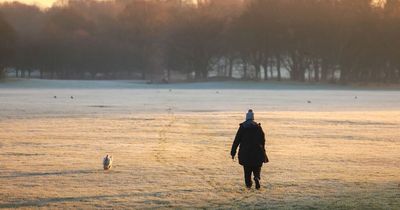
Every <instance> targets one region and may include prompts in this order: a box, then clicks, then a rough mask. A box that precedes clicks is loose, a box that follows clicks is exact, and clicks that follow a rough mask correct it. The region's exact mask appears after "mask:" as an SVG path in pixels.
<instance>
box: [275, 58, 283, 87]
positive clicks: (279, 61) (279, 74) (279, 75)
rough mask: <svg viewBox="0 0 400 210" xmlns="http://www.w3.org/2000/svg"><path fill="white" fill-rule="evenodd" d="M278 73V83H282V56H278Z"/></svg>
mask: <svg viewBox="0 0 400 210" xmlns="http://www.w3.org/2000/svg"><path fill="white" fill-rule="evenodd" d="M276 71H277V72H278V81H281V80H282V75H281V56H280V55H279V54H278V55H277V56H276Z"/></svg>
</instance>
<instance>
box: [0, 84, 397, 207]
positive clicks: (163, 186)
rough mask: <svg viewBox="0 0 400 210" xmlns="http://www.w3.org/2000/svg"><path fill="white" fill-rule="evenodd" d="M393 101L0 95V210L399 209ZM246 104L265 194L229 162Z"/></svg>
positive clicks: (346, 96)
mask: <svg viewBox="0 0 400 210" xmlns="http://www.w3.org/2000/svg"><path fill="white" fill-rule="evenodd" d="M217 91H218V93H217ZM355 94H357V96H358V97H357V99H355V98H354V95H355ZM53 95H57V99H54V98H53ZM70 95H74V99H70V98H69V96H70ZM307 100H311V103H307V102H306V101H307ZM399 104H400V103H399V92H396V91H353V90H346V91H343V90H312V91H310V90H279V91H272V90H268V89H265V90H254V89H247V90H244V89H240V90H231V89H221V88H216V89H180V90H179V89H172V90H171V91H169V89H168V88H167V89H158V88H149V89H141V88H137V89H134V88H133V89H129V88H101V89H91V88H74V89H64V88H57V87H47V88H43V89H41V88H39V89H20V88H12V87H7V88H1V89H0V150H1V153H0V186H1V187H0V208H13V207H19V208H36V207H44V208H49V209H54V208H115V209H118V208H136V209H142V208H156V207H161V208H272V209H274V208H281V209H290V208H300V209H311V208H318V209H332V208H340V209H349V208H350V209H353V208H356V209H398V208H399V206H400V199H399V193H400V177H399V174H400V165H399V163H400V155H399V154H400V149H399V148H400V141H399V139H400V132H399V130H400V110H399V107H400V106H399ZM248 107H256V108H254V109H255V112H256V120H257V121H259V122H261V123H262V125H263V127H264V130H265V131H266V135H267V151H268V154H269V158H270V161H271V162H270V163H268V164H266V165H265V166H264V167H263V169H262V189H261V190H260V191H256V190H247V189H245V187H244V183H243V177H242V176H243V175H242V168H241V167H240V166H239V165H238V163H237V162H232V160H230V157H229V150H230V146H231V143H232V140H233V136H234V134H235V132H236V130H237V128H238V123H239V122H241V121H242V120H243V117H244V111H246V109H247V108H248ZM106 154H112V155H113V157H114V163H113V168H112V169H111V170H110V171H104V170H103V169H102V158H103V157H104V156H105V155H106Z"/></svg>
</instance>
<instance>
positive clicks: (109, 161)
mask: <svg viewBox="0 0 400 210" xmlns="http://www.w3.org/2000/svg"><path fill="white" fill-rule="evenodd" d="M112 161H113V160H112V156H109V155H106V156H105V157H104V159H103V168H104V170H108V169H111V167H112Z"/></svg>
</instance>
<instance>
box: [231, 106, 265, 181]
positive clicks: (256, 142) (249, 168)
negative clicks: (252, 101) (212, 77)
mask: <svg viewBox="0 0 400 210" xmlns="http://www.w3.org/2000/svg"><path fill="white" fill-rule="evenodd" d="M239 145H240V148H239V164H240V165H242V166H243V169H244V181H245V183H246V187H247V188H251V186H252V184H253V182H252V181H251V174H252V173H253V175H254V181H255V183H256V189H260V179H261V176H260V173H261V167H262V165H263V163H267V162H268V157H267V155H266V152H265V136H264V131H263V130H262V128H261V124H259V123H256V122H255V121H254V113H253V110H251V109H250V110H249V111H248V112H247V114H246V121H244V122H243V123H241V124H240V127H239V130H238V131H237V133H236V137H235V140H234V141H233V144H232V149H231V156H232V159H233V160H234V159H235V155H236V149H237V147H238V146H239Z"/></svg>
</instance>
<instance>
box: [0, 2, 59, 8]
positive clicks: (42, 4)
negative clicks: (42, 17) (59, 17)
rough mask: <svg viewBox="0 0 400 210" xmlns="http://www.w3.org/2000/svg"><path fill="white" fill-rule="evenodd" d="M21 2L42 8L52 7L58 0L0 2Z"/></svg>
mask: <svg viewBox="0 0 400 210" xmlns="http://www.w3.org/2000/svg"><path fill="white" fill-rule="evenodd" d="M13 1H19V2H22V3H25V4H36V5H38V6H40V7H50V6H51V5H53V3H54V2H56V1H57V0H0V2H13Z"/></svg>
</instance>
